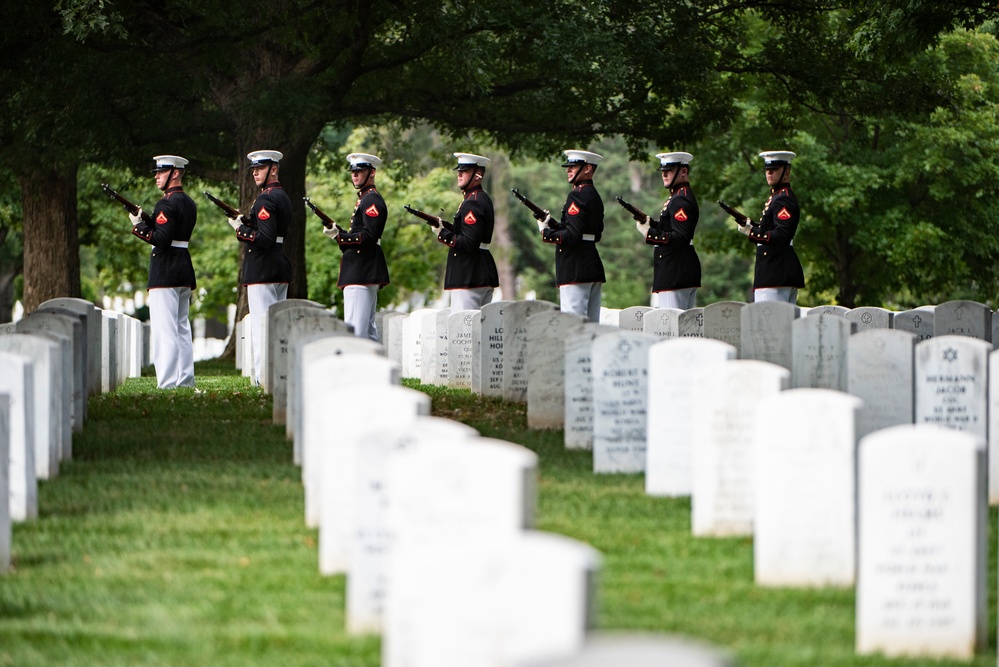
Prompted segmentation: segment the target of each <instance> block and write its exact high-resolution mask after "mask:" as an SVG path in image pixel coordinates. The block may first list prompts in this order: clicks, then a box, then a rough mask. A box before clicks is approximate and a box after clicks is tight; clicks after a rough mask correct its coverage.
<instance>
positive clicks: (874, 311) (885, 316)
mask: <svg viewBox="0 0 999 667" xmlns="http://www.w3.org/2000/svg"><path fill="white" fill-rule="evenodd" d="M894 318H895V313H893V312H892V311H890V310H886V309H885V308H875V307H874V306H863V307H861V308H854V309H853V310H851V311H850V312H848V313H847V314H846V319H848V320H850V321H851V322H853V323H854V324H856V325H857V327H856V329H854V331H868V330H870V329H891V328H892V325H893V322H894Z"/></svg>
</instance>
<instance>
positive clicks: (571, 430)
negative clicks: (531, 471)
mask: <svg viewBox="0 0 999 667" xmlns="http://www.w3.org/2000/svg"><path fill="white" fill-rule="evenodd" d="M617 330H618V328H617V327H609V326H605V325H603V324H593V323H592V322H588V323H587V324H585V325H583V330H582V331H581V332H579V333H575V334H569V336H568V338H566V341H565V447H566V449H593V365H592V364H593V341H594V339H596V338H597V336H600V335H602V334H605V333H614V332H616V331H617Z"/></svg>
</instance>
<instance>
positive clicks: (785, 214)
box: [777, 208, 791, 220]
mask: <svg viewBox="0 0 999 667" xmlns="http://www.w3.org/2000/svg"><path fill="white" fill-rule="evenodd" d="M777 217H778V218H779V219H780V220H790V219H791V212H790V211H788V210H787V209H786V208H782V209H781V210H780V212H779V213H777Z"/></svg>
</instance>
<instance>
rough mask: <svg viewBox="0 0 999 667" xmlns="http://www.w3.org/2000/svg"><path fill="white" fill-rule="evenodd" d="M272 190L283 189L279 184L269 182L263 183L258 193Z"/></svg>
mask: <svg viewBox="0 0 999 667" xmlns="http://www.w3.org/2000/svg"><path fill="white" fill-rule="evenodd" d="M274 188H281V189H282V190H284V188H283V187H282V186H281V184H280V183H279V182H277V181H271V182H270V183H264V187H262V188H260V191H261V192H267V191H268V190H273V189H274Z"/></svg>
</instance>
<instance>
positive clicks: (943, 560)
mask: <svg viewBox="0 0 999 667" xmlns="http://www.w3.org/2000/svg"><path fill="white" fill-rule="evenodd" d="M858 474H859V488H858V492H859V493H858V505H859V514H858V520H859V531H858V540H859V542H860V545H859V547H860V548H859V552H858V585H857V614H856V617H857V621H856V625H857V627H856V641H857V652H858V653H861V654H869V653H884V654H885V655H887V656H890V657H896V656H909V657H919V656H928V657H935V658H943V657H949V658H956V659H962V660H970V659H971V658H972V657H973V656H974V654H975V652H976V651H979V650H984V649H985V647H986V644H987V641H988V630H987V619H988V606H987V603H988V592H987V589H986V587H987V585H988V576H987V575H986V565H987V562H988V558H987V555H988V548H987V545H986V541H985V539H986V535H987V532H988V531H987V525H988V524H987V507H986V498H985V448H984V441H983V440H982V439H981V437H979V436H976V435H973V434H971V433H960V432H956V431H948V430H944V429H942V428H940V427H936V426H931V425H928V424H917V425H912V426H895V427H892V428H888V429H884V430H881V431H878V432H877V433H872V434H871V435H869V436H867V437H866V438H864V439H863V440H862V441H861V443H860V466H859V470H858Z"/></svg>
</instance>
